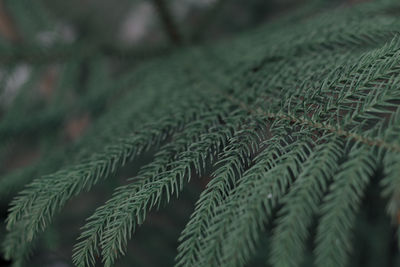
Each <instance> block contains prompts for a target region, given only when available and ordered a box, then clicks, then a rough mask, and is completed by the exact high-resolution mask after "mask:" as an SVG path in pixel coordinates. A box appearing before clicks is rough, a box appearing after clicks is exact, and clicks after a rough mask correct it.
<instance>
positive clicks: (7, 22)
mask: <svg viewBox="0 0 400 267" xmlns="http://www.w3.org/2000/svg"><path fill="white" fill-rule="evenodd" d="M0 35H2V36H3V38H5V39H6V40H9V41H11V42H14V43H16V42H19V41H21V39H22V38H21V35H20V34H19V33H18V30H17V28H16V26H15V24H14V21H13V20H12V18H11V17H10V16H9V15H8V14H7V11H6V8H5V6H4V1H3V0H0Z"/></svg>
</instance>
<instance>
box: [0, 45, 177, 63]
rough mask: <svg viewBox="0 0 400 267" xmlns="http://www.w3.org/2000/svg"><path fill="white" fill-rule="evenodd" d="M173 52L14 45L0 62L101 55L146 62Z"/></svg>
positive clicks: (3, 53)
mask: <svg viewBox="0 0 400 267" xmlns="http://www.w3.org/2000/svg"><path fill="white" fill-rule="evenodd" d="M171 50H173V48H172V47H164V46H162V47H154V48H149V47H135V48H123V47H117V46H112V45H108V44H80V45H76V44H66V45H58V46H55V47H51V48H46V49H44V48H43V47H41V46H35V45H30V46H26V45H14V46H13V47H10V49H9V50H2V51H0V62H2V63H9V62H18V61H19V62H27V63H33V64H45V63H54V62H63V61H65V60H70V59H71V58H74V57H75V58H77V57H90V56H92V55H96V54H101V55H105V56H108V57H113V58H122V59H134V60H136V61H137V60H146V59H149V58H153V57H158V56H162V55H164V54H167V53H168V52H170V51H171Z"/></svg>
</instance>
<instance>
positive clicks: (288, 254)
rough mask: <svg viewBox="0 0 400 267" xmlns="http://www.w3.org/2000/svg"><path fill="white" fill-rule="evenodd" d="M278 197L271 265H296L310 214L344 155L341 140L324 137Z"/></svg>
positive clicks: (301, 250)
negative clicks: (278, 203)
mask: <svg viewBox="0 0 400 267" xmlns="http://www.w3.org/2000/svg"><path fill="white" fill-rule="evenodd" d="M324 141H325V143H322V144H321V145H319V146H317V148H316V151H315V153H313V155H312V157H311V158H310V160H309V161H307V162H306V163H305V165H304V167H303V171H302V172H301V173H300V175H299V177H298V178H297V179H296V181H295V182H294V183H293V186H292V188H291V189H290V191H289V193H288V194H287V195H285V196H284V197H283V198H282V202H281V204H282V206H283V207H282V209H281V210H280V211H279V213H278V216H279V219H278V220H277V222H276V225H277V226H276V229H275V230H274V235H273V240H272V244H271V260H270V261H271V264H272V266H288V267H289V266H293V267H294V266H299V265H300V263H301V261H302V256H303V255H304V246H305V242H306V239H307V237H308V231H309V228H310V226H311V223H312V219H313V216H314V215H315V214H316V213H317V211H318V207H319V203H320V202H321V198H322V196H323V195H324V193H325V192H326V190H327V188H328V185H329V183H330V180H331V179H332V177H333V176H334V175H335V173H336V171H337V169H338V166H339V160H341V159H342V158H343V156H344V147H343V144H342V142H341V140H338V139H335V138H334V139H333V140H332V138H329V137H326V140H324Z"/></svg>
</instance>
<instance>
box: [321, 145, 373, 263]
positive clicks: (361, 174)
mask: <svg viewBox="0 0 400 267" xmlns="http://www.w3.org/2000/svg"><path fill="white" fill-rule="evenodd" d="M376 167H377V162H376V159H375V156H374V153H373V150H370V149H365V148H363V147H361V148H358V147H353V148H351V151H350V153H349V155H348V159H347V160H346V161H345V162H344V163H343V164H342V165H341V166H340V170H339V171H338V173H337V174H336V175H335V176H334V179H333V183H332V184H331V186H330V192H329V194H328V195H327V196H326V197H325V198H324V204H323V206H322V208H321V211H322V217H321V220H320V222H319V226H318V231H317V236H316V248H315V253H316V260H315V262H316V265H317V266H345V264H346V261H347V256H348V253H349V252H350V250H351V232H350V231H351V228H352V226H353V224H354V219H355V215H356V213H357V211H358V209H359V206H360V202H361V198H362V196H363V192H364V189H365V187H366V186H367V185H368V182H369V178H370V177H371V176H372V174H373V172H374V171H376Z"/></svg>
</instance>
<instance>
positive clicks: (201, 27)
mask: <svg viewBox="0 0 400 267" xmlns="http://www.w3.org/2000/svg"><path fill="white" fill-rule="evenodd" d="M226 2H228V0H216V1H215V3H213V4H212V6H211V7H210V8H208V10H206V11H205V14H204V15H203V17H202V18H201V19H200V22H199V23H198V24H197V26H196V27H195V28H194V30H193V32H192V34H191V37H190V39H191V41H193V42H197V41H199V40H201V39H203V36H204V34H205V33H206V31H207V30H208V28H209V27H210V25H212V23H213V22H214V21H215V19H216V18H217V17H218V15H219V14H220V11H221V10H222V9H223V6H224V4H225V3H226Z"/></svg>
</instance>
